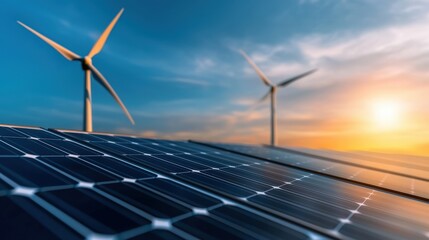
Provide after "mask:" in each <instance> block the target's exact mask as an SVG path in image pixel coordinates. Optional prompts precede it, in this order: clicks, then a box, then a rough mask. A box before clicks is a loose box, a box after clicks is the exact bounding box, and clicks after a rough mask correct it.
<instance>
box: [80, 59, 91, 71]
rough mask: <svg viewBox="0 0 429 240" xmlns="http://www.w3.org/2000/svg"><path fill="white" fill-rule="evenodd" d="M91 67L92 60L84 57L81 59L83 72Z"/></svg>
mask: <svg viewBox="0 0 429 240" xmlns="http://www.w3.org/2000/svg"><path fill="white" fill-rule="evenodd" d="M91 65H92V59H91V58H90V57H88V56H87V57H84V58H83V59H82V68H83V70H88V69H89V66H91Z"/></svg>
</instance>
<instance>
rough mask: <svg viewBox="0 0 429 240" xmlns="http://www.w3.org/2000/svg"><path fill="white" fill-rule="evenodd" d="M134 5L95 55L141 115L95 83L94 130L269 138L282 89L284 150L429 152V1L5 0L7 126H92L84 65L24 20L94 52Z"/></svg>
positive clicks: (1, 6) (3, 118) (2, 40)
mask: <svg viewBox="0 0 429 240" xmlns="http://www.w3.org/2000/svg"><path fill="white" fill-rule="evenodd" d="M121 8H125V11H124V13H123V15H122V16H121V18H120V20H119V21H118V23H117V25H116V27H115V28H114V30H113V31H112V33H111V35H110V37H109V39H108V41H107V43H106V45H105V47H104V49H103V50H102V52H101V53H100V54H99V55H97V56H95V57H94V58H93V63H94V65H95V66H96V67H97V68H98V69H99V70H100V71H101V72H102V74H103V75H104V76H105V77H106V78H107V80H108V81H109V82H110V84H111V85H112V86H113V88H114V89H115V90H116V92H117V93H118V95H119V96H120V97H121V99H122V101H123V102H124V104H125V105H126V106H127V108H128V110H129V111H130V113H131V114H132V116H133V117H134V119H135V121H136V124H135V125H134V126H133V125H131V124H130V123H129V121H128V120H127V118H126V117H125V115H124V114H123V113H122V111H121V109H120V107H119V106H118V105H117V104H116V102H115V101H114V100H113V99H112V98H111V97H110V95H109V94H108V93H107V91H105V90H104V89H103V88H102V87H101V86H100V85H99V84H98V83H97V82H96V81H93V90H92V91H93V109H94V110H93V119H94V130H95V131H100V132H113V133H127V134H134V135H140V136H146V137H160V138H172V139H198V140H208V141H222V142H238V143H268V142H269V105H268V103H267V102H265V103H261V104H255V103H256V102H257V101H258V99H259V98H261V97H262V96H263V95H264V94H265V93H266V92H267V90H268V89H267V88H266V86H264V85H263V84H262V82H261V81H260V79H259V78H258V76H257V75H256V74H255V72H254V71H253V70H252V69H251V68H250V67H249V65H248V64H247V63H246V62H245V60H244V59H243V58H242V56H241V55H240V54H239V52H238V51H239V49H243V50H245V51H246V52H247V53H248V54H249V56H250V57H251V58H252V59H253V60H254V61H255V62H256V63H257V64H258V65H259V66H260V68H261V69H262V70H263V71H264V72H265V73H266V75H267V76H268V77H269V78H270V79H271V80H272V81H273V82H280V81H282V80H284V79H286V78H288V77H291V76H293V75H295V74H299V73H301V72H303V71H307V70H309V69H312V68H318V71H317V72H316V73H314V74H312V75H310V76H308V77H306V78H303V79H301V80H299V81H297V82H295V83H293V84H291V85H290V86H288V87H287V88H282V89H280V90H279V91H278V100H277V102H278V138H279V144H280V145H284V146H295V147H308V148H327V149H336V150H371V151H382V152H398V153H408V154H422V155H428V154H429V138H428V136H429V126H428V125H427V122H428V121H429V98H428V93H429V68H428V66H429V21H428V20H429V1H426V0H377V1H372V0H353V1H351V0H290V1H284V0H271V1H269V2H267V1H259V0H258V1H257V0H246V1H244V0H243V1H227V0H216V1H190V0H184V1H166V0H160V1H140V0H115V1H113V0H97V1H94V0H90V1H89V0H73V1H55V0H44V1H38V0H6V1H2V2H1V3H0V13H1V14H0V29H2V31H3V33H2V34H1V37H0V52H1V53H2V55H3V57H2V58H1V59H0V69H1V74H2V75H1V78H0V79H1V81H2V85H1V87H0V96H1V98H2V101H0V122H1V123H3V124H15V125H30V126H41V127H47V128H61V129H81V128H82V118H83V116H82V115H83V114H82V111H83V72H82V69H81V66H80V64H79V63H78V62H69V61H67V60H66V59H65V58H63V57H62V56H61V55H60V54H58V53H57V52H56V51H55V50H53V49H52V48H51V47H50V46H49V45H47V44H46V43H44V42H43V41H41V40H40V39H38V38H37V37H36V36H34V35H33V34H31V33H30V32H28V31H27V30H25V29H24V28H22V27H21V26H19V25H18V24H17V22H16V21H17V20H19V21H22V22H23V23H25V24H27V25H29V26H30V27H32V28H34V29H35V30H37V31H39V32H40V33H42V34H44V35H45V36H47V37H49V38H51V39H52V40H54V41H56V42H58V43H59V44H61V45H63V46H64V47H66V48H68V49H70V50H72V51H73V52H76V53H77V54H79V55H81V56H84V55H86V54H87V53H88V52H89V50H90V49H91V47H92V45H93V44H94V42H95V41H96V40H97V39H98V37H99V35H100V34H101V33H102V31H104V29H105V28H106V27H107V25H108V24H109V22H110V21H111V20H112V19H113V17H114V16H115V15H116V14H117V13H118V12H119V10H120V9H121Z"/></svg>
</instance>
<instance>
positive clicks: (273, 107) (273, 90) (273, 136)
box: [240, 50, 317, 146]
mask: <svg viewBox="0 0 429 240" xmlns="http://www.w3.org/2000/svg"><path fill="white" fill-rule="evenodd" d="M240 53H241V55H243V57H244V58H245V59H246V61H247V62H248V63H249V64H250V66H252V68H253V69H254V70H255V71H256V74H258V76H259V78H260V79H261V80H262V82H263V83H264V84H265V85H266V86H267V87H269V88H270V89H269V90H268V92H267V93H266V94H265V95H264V96H263V97H262V98H261V99H260V100H259V102H263V101H265V100H266V99H267V98H268V97H270V99H271V145H272V146H275V145H277V136H276V133H277V119H276V93H277V88H281V87H286V86H287V85H289V84H291V83H293V82H295V81H296V80H298V79H301V78H303V77H305V76H308V75H310V74H312V73H314V72H315V71H317V69H313V70H310V71H307V72H304V73H302V74H299V75H297V76H294V77H291V78H288V79H286V80H284V81H282V82H280V83H278V84H273V83H272V82H271V81H270V79H268V77H267V76H265V74H264V73H263V72H262V71H261V69H259V67H258V66H257V65H256V64H255V63H254V62H253V61H252V59H251V58H250V57H249V56H248V55H247V54H246V53H245V52H244V51H243V50H240Z"/></svg>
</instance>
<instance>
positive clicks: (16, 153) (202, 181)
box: [0, 126, 429, 239]
mask: <svg viewBox="0 0 429 240" xmlns="http://www.w3.org/2000/svg"><path fill="white" fill-rule="evenodd" d="M0 136H1V137H0V202H2V203H3V205H2V206H6V208H5V209H7V210H6V211H4V212H2V213H0V219H1V222H2V223H3V222H5V224H0V232H1V234H2V236H6V237H8V238H17V237H21V238H25V237H28V238H31V237H32V236H34V233H37V234H38V236H43V239H46V238H66V237H67V238H70V239H74V238H89V239H100V238H119V239H122V238H125V239H126V238H132V239H183V238H184V239H199V238H202V239H219V238H223V239H304V238H305V239H325V238H328V239H329V238H334V239H338V238H340V239H342V238H344V239H428V238H429V222H428V221H427V219H429V206H428V203H427V199H426V197H427V195H426V194H427V190H428V188H426V189H425V188H424V187H425V186H424V185H421V184H426V182H425V181H423V180H415V179H414V180H415V182H414V184H415V185H414V187H413V188H412V189H413V190H414V193H412V192H411V190H410V187H401V186H402V185H401V184H399V183H397V184H394V182H395V181H403V179H406V181H408V180H409V179H411V180H413V179H412V178H411V177H404V176H398V175H394V174H392V173H386V172H382V171H380V172H378V171H376V170H374V169H367V168H363V167H359V166H352V165H347V164H341V163H339V162H338V161H331V162H330V161H328V160H326V159H325V160H323V159H318V158H315V157H313V158H311V157H310V156H305V155H302V154H298V153H290V152H284V151H282V150H275V149H270V148H264V147H255V146H244V145H227V144H215V145H213V146H207V145H201V144H196V143H190V142H183V141H167V140H157V139H143V138H137V137H130V136H120V135H112V134H87V133H83V132H76V131H64V130H58V131H56V130H50V131H47V130H44V129H35V128H22V127H11V126H5V127H0ZM221 149H222V150H221ZM286 156H287V157H286ZM397 177H400V178H397ZM392 178H393V180H391V179H392ZM419 181H421V182H422V183H421V182H419ZM23 226H25V227H26V229H28V230H26V231H22V228H23Z"/></svg>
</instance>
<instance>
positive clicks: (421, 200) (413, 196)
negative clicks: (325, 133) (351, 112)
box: [189, 140, 429, 203]
mask: <svg viewBox="0 0 429 240" xmlns="http://www.w3.org/2000/svg"><path fill="white" fill-rule="evenodd" d="M189 142H191V143H195V144H200V145H203V146H208V147H212V148H215V149H219V150H223V151H227V152H231V153H235V154H239V155H242V156H247V157H252V158H256V159H260V160H263V161H267V162H271V163H274V164H278V165H282V166H286V167H290V168H294V169H297V170H300V171H305V172H310V173H313V174H317V175H322V176H324V177H328V178H331V179H335V180H338V181H342V182H347V183H350V184H353V185H358V186H361V187H366V188H375V189H377V190H379V191H381V192H385V193H389V194H394V195H399V196H402V197H405V198H410V199H413V200H417V201H420V202H423V203H429V199H427V198H425V197H422V196H417V195H412V194H409V193H405V192H400V191H396V190H392V189H388V188H385V187H382V186H379V185H373V184H367V183H363V182H359V181H356V180H352V179H346V178H342V177H338V176H335V175H332V174H328V173H323V172H319V171H315V170H311V169H308V168H304V167H300V166H294V165H290V164H285V163H282V162H279V161H275V160H271V159H268V158H263V157H259V156H254V155H251V154H247V153H243V152H240V151H235V150H231V149H228V148H223V147H220V146H216V145H214V144H211V143H206V142H200V141H195V140H189Z"/></svg>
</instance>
